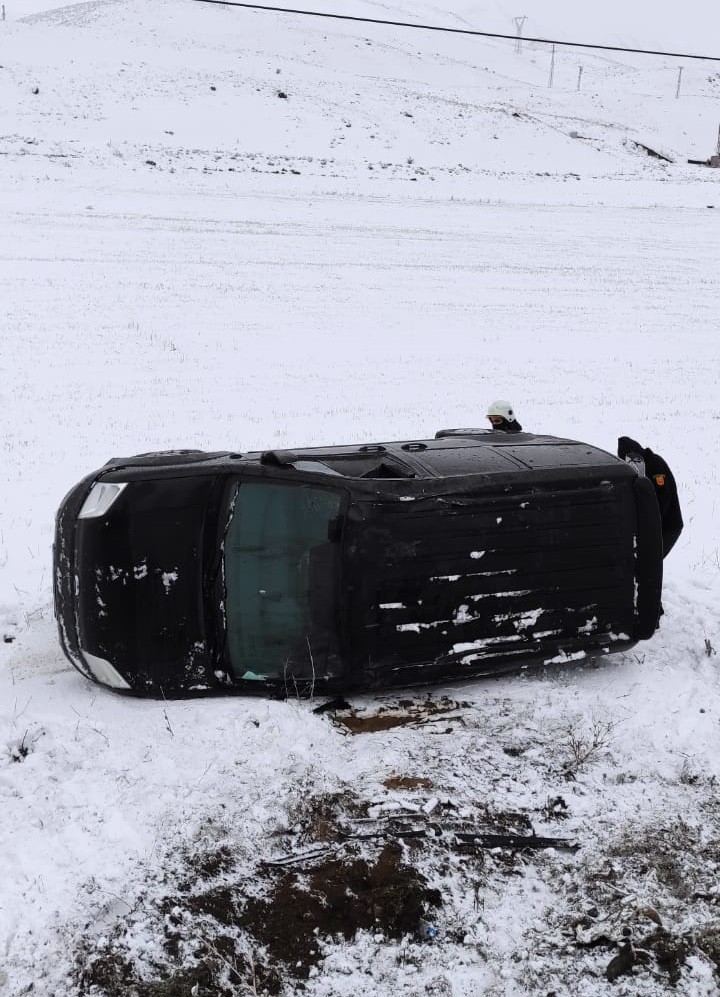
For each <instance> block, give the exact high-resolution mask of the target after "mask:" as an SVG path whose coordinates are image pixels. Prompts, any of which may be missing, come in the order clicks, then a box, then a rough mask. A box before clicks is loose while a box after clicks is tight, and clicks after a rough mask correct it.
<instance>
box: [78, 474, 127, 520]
mask: <svg viewBox="0 0 720 997" xmlns="http://www.w3.org/2000/svg"><path fill="white" fill-rule="evenodd" d="M124 488H127V482H123V483H122V484H116V483H115V482H112V483H110V482H103V481H96V482H95V484H94V485H93V486H92V488H91V489H90V493H89V494H88V497H87V498H86V499H85V501H84V502H83V505H82V509H81V510H80V512H79V513H78V519H97V518H98V517H99V516H104V515H105V514H106V512H107V511H108V509H109V508H110V506H111V505H112V504H113V502H114V501H115V499H116V498H117V497H118V496H119V495H120V493H121V492H122V491H123V489H124Z"/></svg>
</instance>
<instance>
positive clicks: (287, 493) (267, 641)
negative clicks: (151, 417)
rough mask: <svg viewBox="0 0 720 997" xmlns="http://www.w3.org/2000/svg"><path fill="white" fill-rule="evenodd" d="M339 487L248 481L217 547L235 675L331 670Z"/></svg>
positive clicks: (309, 674) (335, 662)
mask: <svg viewBox="0 0 720 997" xmlns="http://www.w3.org/2000/svg"><path fill="white" fill-rule="evenodd" d="M343 496H344V492H341V491H339V490H337V489H330V488H316V487H313V486H309V485H302V484H297V485H295V484H291V483H288V484H284V483H273V482H248V483H241V484H239V485H238V487H237V489H236V491H235V494H234V497H233V498H232V500H231V511H230V519H229V523H228V529H227V533H226V537H225V545H224V550H223V568H224V582H225V620H226V628H227V648H228V654H229V658H230V665H231V668H232V671H233V674H234V675H235V677H236V678H238V679H245V680H248V679H249V680H253V679H254V680H264V679H283V678H284V679H285V680H288V679H297V678H299V677H300V678H303V679H308V680H310V679H314V678H316V677H317V678H320V677H327V676H329V675H331V674H334V673H336V672H337V670H338V668H339V658H338V655H337V641H336V633H337V629H338V627H337V610H338V590H339V578H340V546H341V545H340V543H339V542H338V541H337V540H336V539H331V537H332V538H335V537H336V536H338V535H339V530H338V523H339V515H340V509H341V505H342V501H343Z"/></svg>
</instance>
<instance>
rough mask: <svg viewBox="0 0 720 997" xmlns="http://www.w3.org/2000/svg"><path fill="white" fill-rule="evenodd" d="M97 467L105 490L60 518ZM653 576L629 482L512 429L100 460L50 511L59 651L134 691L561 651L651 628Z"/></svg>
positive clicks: (571, 655)
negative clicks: (109, 495)
mask: <svg viewBox="0 0 720 997" xmlns="http://www.w3.org/2000/svg"><path fill="white" fill-rule="evenodd" d="M99 482H101V483H108V484H111V483H113V482H121V483H122V484H123V486H124V490H123V491H122V493H121V494H120V495H119V497H118V498H117V500H116V501H115V503H114V505H113V506H112V507H111V508H110V509H109V510H108V512H107V513H106V514H103V515H102V516H98V517H95V518H90V519H83V518H82V517H80V518H78V517H79V512H80V509H81V507H82V503H83V502H84V501H85V499H86V498H87V496H88V494H89V493H90V491H91V489H92V488H93V486H95V485H97V483H99ZM661 582H662V543H661V537H660V523H659V514H658V511H657V503H656V501H655V498H654V495H653V493H652V488H651V486H650V484H649V482H648V481H647V480H646V479H645V478H643V477H642V476H639V475H638V474H637V472H636V470H635V469H634V468H632V467H631V466H629V465H627V464H625V463H623V462H622V461H620V460H618V459H617V458H616V457H614V456H612V455H610V454H608V453H605V452H604V451H602V450H599V449H597V448H594V447H590V446H587V445H586V444H582V443H577V442H575V441H570V440H560V439H556V438H553V437H544V436H535V435H533V434H527V433H521V434H514V435H513V436H511V437H507V436H504V434H500V433H485V432H482V431H474V430H460V431H443V432H441V433H440V434H438V438H436V439H433V440H416V441H407V442H399V443H386V444H370V445H366V446H364V447H358V446H348V447H327V448H306V449H302V450H295V451H270V452H265V453H251V454H245V455H239V454H231V453H222V454H201V453H183V454H167V455H161V454H156V455H143V456H141V457H140V458H129V459H127V460H121V461H112V462H110V463H109V464H108V465H106V466H105V468H103V469H101V470H100V471H98V472H97V473H96V474H95V475H92V476H89V477H88V478H86V479H85V480H84V481H83V482H81V483H80V485H79V486H77V488H76V489H74V490H73V491H72V492H71V493H70V495H69V496H68V497H67V498H66V499H65V501H64V503H63V505H62V506H61V508H60V511H59V513H58V519H57V528H56V543H55V604H56V616H57V619H58V626H59V632H60V639H61V643H62V645H63V647H64V649H65V652H66V654H67V656H68V657H69V658H70V660H71V661H72V662H73V664H75V666H76V667H78V668H79V669H80V670H81V671H82V672H83V673H84V674H86V675H87V676H88V677H89V678H92V679H94V680H95V681H98V682H100V683H101V684H105V685H111V686H113V687H114V688H120V689H122V688H125V689H126V691H130V692H135V693H138V694H145V695H167V696H172V695H192V694H203V693H213V692H232V691H235V692H262V693H265V694H277V695H288V694H292V695H295V694H307V693H310V692H315V693H334V692H347V691H351V690H353V689H360V688H373V687H382V686H389V685H399V684H402V685H406V684H413V683H425V682H435V681H441V680H444V679H448V678H453V679H455V678H464V677H472V676H475V675H486V674H494V673H498V672H501V671H507V670H511V669H516V668H520V667H523V666H525V665H527V664H543V663H544V664H548V665H552V664H555V663H560V662H563V661H572V660H580V659H581V658H583V657H585V656H588V655H590V656H595V655H599V654H605V653H610V652H612V651H618V650H623V649H626V648H628V647H631V646H632V645H633V644H634V643H635V642H637V641H638V640H641V639H646V638H648V637H650V636H651V635H652V633H653V632H654V630H655V627H656V624H657V619H658V615H659V609H660V592H661ZM98 662H100V664H98ZM103 663H104V664H103ZM108 676H110V681H109V680H108ZM116 676H117V677H116Z"/></svg>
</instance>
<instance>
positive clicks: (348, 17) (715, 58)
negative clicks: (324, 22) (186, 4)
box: [196, 0, 720, 62]
mask: <svg viewBox="0 0 720 997" xmlns="http://www.w3.org/2000/svg"><path fill="white" fill-rule="evenodd" d="M196 2H197V3H214V4H219V5H220V6H222V7H245V8H247V9H248V10H269V11H274V12H275V13H276V14H302V15H304V16H305V17H326V18H331V19H332V20H335V21H356V22H359V23H360V24H387V25H389V26H390V27H392V28H420V29H421V30H422V31H442V32H445V33H447V34H452V35H472V36H474V37H476V38H505V39H508V40H509V41H514V42H517V35H501V34H498V32H496V31H474V30H472V29H470V28H444V27H442V26H441V25H439V24H413V23H412V22H411V21H385V20H382V19H381V18H379V17H355V16H353V15H352V14H326V13H325V12H324V11H321V10H297V9H296V8H294V7H268V6H266V5H264V4H260V3H242V2H240V0H196ZM522 40H523V41H524V42H537V43H538V44H540V45H563V46H565V47H566V48H589V49H597V50H598V51H602V52H632V53H634V54H636V55H663V56H667V57H668V58H670V59H699V60H702V61H703V62H720V55H693V54H692V53H689V52H662V51H659V50H657V49H649V48H625V47H624V46H622V45H594V44H592V43H590V42H564V41H560V40H559V39H557V38H525V37H524V36H523V39H522Z"/></svg>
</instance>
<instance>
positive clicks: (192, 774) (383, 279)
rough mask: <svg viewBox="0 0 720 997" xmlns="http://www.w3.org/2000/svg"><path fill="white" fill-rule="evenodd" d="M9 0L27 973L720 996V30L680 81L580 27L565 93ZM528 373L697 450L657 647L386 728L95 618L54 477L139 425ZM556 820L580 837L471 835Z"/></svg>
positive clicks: (75, 984)
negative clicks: (572, 846)
mask: <svg viewBox="0 0 720 997" xmlns="http://www.w3.org/2000/svg"><path fill="white" fill-rule="evenodd" d="M307 6H308V9H309V8H310V7H311V6H313V5H311V4H308V5H307ZM538 6H539V7H540V8H544V10H543V11H542V16H541V12H540V11H539V12H538V13H534V14H533V16H532V17H531V18H529V20H528V23H527V25H526V29H525V31H526V34H527V35H538V36H541V35H557V34H559V33H561V34H562V35H563V36H564V37H579V36H582V38H583V39H587V40H596V41H598V42H601V43H610V44H615V43H617V42H619V41H630V42H633V43H642V44H644V45H649V46H650V47H655V46H658V47H660V46H661V47H668V48H672V49H673V50H674V49H676V48H677V47H679V46H685V47H693V48H694V49H696V50H698V51H701V52H703V51H706V50H707V49H708V47H710V48H712V46H711V45H710V42H709V41H708V39H711V38H712V37H718V35H717V32H716V33H715V35H714V36H713V33H712V32H713V28H718V27H720V24H718V21H720V15H718V14H717V11H716V10H715V7H714V5H710V4H709V3H707V4H703V3H699V2H698V3H697V4H696V5H692V4H691V5H689V7H688V8H687V10H686V11H685V16H684V18H683V23H682V25H676V24H674V23H673V22H672V20H671V16H670V13H668V14H667V15H663V13H662V10H658V7H657V5H655V6H654V7H653V11H654V14H653V17H652V18H651V17H649V10H648V9H645V10H644V16H643V14H642V13H641V12H640V6H642V5H638V10H637V11H634V12H633V13H630V12H627V11H625V10H624V9H623V8H622V7H620V5H618V6H617V7H613V6H608V5H604V8H603V13H602V15H601V13H599V12H598V13H596V14H594V15H593V16H592V17H591V16H590V15H587V16H586V15H585V13H584V12H583V15H582V18H581V17H580V15H579V14H578V13H577V11H575V12H574V13H571V12H568V11H567V10H565V5H563V4H561V3H560V2H559V0H558V2H550V0H548V2H546V3H541V4H538ZM323 9H327V10H335V9H336V8H335V7H333V6H331V5H330V4H329V3H325V6H324V8H323ZM337 9H340V8H337ZM342 9H344V10H347V11H351V12H354V13H357V14H359V15H360V16H370V17H382V16H386V17H389V18H391V19H396V20H416V21H421V22H426V23H438V24H448V25H451V26H458V25H471V26H474V27H477V28H479V29H489V30H498V31H509V32H510V33H512V31H513V30H514V25H513V23H512V17H513V16H514V15H515V14H516V13H517V11H516V10H515V8H512V9H511V8H510V7H509V6H508V5H507V4H506V3H505V0H497V2H495V3H492V4H487V5H485V7H484V8H483V7H477V9H476V8H474V7H473V8H472V9H471V7H470V5H469V4H463V5H462V6H457V7H454V8H453V10H452V11H450V10H446V9H444V8H442V7H438V6H435V5H433V4H430V3H425V2H423V3H420V4H416V5H414V6H413V8H412V10H408V9H406V8H404V7H402V6H400V5H399V4H397V3H396V4H376V3H370V2H361V0H348V2H347V4H346V5H344V6H343V8H342ZM667 9H668V11H669V12H671V8H670V6H669V5H668V8H667ZM6 17H7V19H6V20H5V21H2V22H0V300H2V327H1V332H2V338H1V339H0V374H1V375H2V376H1V380H0V384H1V387H0V399H1V400H2V433H1V434H0V447H1V448H2V457H3V487H2V502H1V503H0V634H2V635H4V637H5V642H4V643H2V644H0V995H2V997H18V995H20V994H25V993H31V992H32V993H34V994H39V995H42V997H45V995H47V997H50V995H57V997H70V995H76V994H78V995H79V994H96V995H101V994H103V995H116V994H125V993H127V994H133V993H135V994H138V995H140V997H160V995H162V994H165V995H168V994H173V995H178V997H181V995H182V997H184V995H186V994H188V995H189V994H191V993H192V994H197V995H201V997H203V995H206V997H209V995H215V994H226V993H227V994H230V993H233V994H252V993H261V992H263V989H267V990H268V991H269V992H279V991H280V990H281V989H282V987H283V986H284V987H285V988H286V992H287V993H299V992H301V991H302V992H305V993H308V994H312V995H315V997H344V995H351V994H352V995H353V997H359V995H368V997H370V995H375V994H389V995H390V994H392V995H395V994H398V995H408V997H410V995H412V997H415V995H418V997H419V995H425V994H427V995H452V997H470V995H477V994H487V995H489V997H514V995H525V994H527V995H535V994H542V995H546V994H547V995H549V994H551V993H552V994H557V995H563V997H565V995H568V997H569V995H573V997H575V995H580V997H591V995H592V997H595V995H606V994H628V995H629V994H638V995H656V994H665V993H667V994H670V993H673V994H683V995H688V997H710V995H713V994H718V993H719V992H720V983H719V981H720V885H719V884H718V872H719V870H720V805H719V804H718V800H717V787H718V779H719V778H720V751H719V750H718V749H719V747H720V688H719V678H720V675H719V672H720V666H719V665H718V662H719V661H720V659H719V658H718V655H717V654H716V653H715V651H716V648H717V649H719V650H720V610H718V606H719V605H720V536H719V530H718V526H717V521H718V498H717V494H718V487H719V486H720V485H719V478H718V473H717V470H716V460H717V454H718V452H719V451H720V416H719V415H718V411H719V408H720V406H719V402H720V398H719V394H720V392H719V390H718V386H717V385H718V382H719V380H720V370H719V367H720V364H719V359H720V356H719V354H720V347H719V346H718V339H717V325H718V300H720V298H719V292H720V276H719V275H720V266H719V262H720V171H713V170H709V169H705V168H703V167H695V166H690V165H688V164H687V160H688V159H706V158H707V157H709V156H710V155H711V154H712V153H713V152H714V151H715V142H716V138H717V127H718V123H720V118H719V117H718V107H719V106H720V102H719V98H720V64H718V63H697V64H692V65H691V64H689V63H686V64H685V68H684V74H683V84H682V86H683V89H682V93H681V96H680V98H679V99H677V100H676V99H675V92H676V82H677V70H678V60H672V59H669V60H664V59H648V58H645V57H639V56H627V57H622V56H620V55H617V54H616V55H613V56H611V57H609V56H607V55H604V56H603V55H593V54H591V53H589V52H583V53H582V54H580V53H579V52H573V53H568V52H567V51H563V50H560V51H559V52H558V54H557V63H556V70H555V79H554V83H555V85H554V87H553V88H549V87H548V86H547V83H548V72H549V53H548V52H547V50H545V49H543V48H542V47H539V46H531V45H526V46H525V48H524V51H523V54H522V55H521V56H517V55H515V54H514V52H513V43H512V42H492V41H487V40H482V39H471V38H464V37H459V36H457V37H450V36H441V35H437V34H432V35H429V34H427V33H424V32H421V31H410V32H402V31H401V30H400V29H391V28H381V27H379V26H375V27H370V26H362V25H354V24H352V23H350V22H347V23H338V22H329V21H322V20H318V19H312V18H299V17H292V16H289V15H288V16H281V15H274V14H261V13H258V12H252V11H246V10H240V9H230V8H222V7H216V6H210V5H203V4H199V3H194V2H192V0H156V2H154V3H153V4H147V3H143V2H141V0H97V2H90V3H81V4H75V5H72V6H63V7H60V6H59V5H58V4H51V3H50V2H49V0H44V2H43V0H8V2H7V3H6ZM644 22H647V23H646V24H645V23H644ZM719 54H720V53H719ZM579 65H582V66H583V76H582V80H583V83H582V89H581V90H580V91H578V90H577V76H578V67H579ZM34 91H37V92H34ZM281 94H284V95H285V96H281ZM643 146H648V147H650V148H652V149H655V150H656V151H659V152H661V153H662V154H663V155H665V156H667V157H668V158H670V159H672V160H673V162H672V163H667V162H665V161H663V160H660V159H658V158H654V157H650V156H648V155H647V154H646V152H645V151H644V149H643ZM497 396H501V397H503V396H505V397H509V398H511V399H512V400H513V402H514V403H515V405H516V407H517V410H518V413H519V416H520V419H521V421H522V423H523V424H524V425H525V426H526V428H528V429H531V430H538V431H543V432H549V433H554V434H558V435H562V436H570V437H573V438H577V439H582V440H587V441H588V442H590V443H594V444H597V445H599V446H602V447H604V448H606V449H608V450H614V448H615V444H616V440H617V437H618V436H619V435H622V434H629V435H632V436H634V437H636V438H637V439H639V440H640V441H641V442H642V443H643V444H645V445H646V446H651V447H652V448H653V449H656V450H657V451H658V452H660V453H661V454H663V456H665V457H666V458H667V459H668V461H669V462H670V464H671V466H672V467H673V470H674V471H675V473H676V476H677V478H678V483H679V488H680V497H681V501H682V504H683V511H684V515H685V522H686V529H685V532H684V534H683V535H682V537H681V539H680V541H679V543H678V546H677V548H676V549H675V550H674V551H673V552H672V554H671V556H670V557H669V558H668V561H667V562H666V566H665V567H666V581H665V594H664V606H665V616H664V617H663V620H662V626H661V629H660V631H659V632H658V634H657V635H656V636H655V638H654V639H653V640H652V641H651V642H648V643H644V644H640V645H638V646H637V647H636V648H635V649H634V650H633V651H632V652H631V653H629V654H627V655H625V656H622V655H620V656H616V657H611V658H608V659H605V660H603V661H602V662H600V663H599V664H597V665H595V666H589V665H588V666H575V667H566V668H563V669H558V670H557V671H552V672H551V671H547V672H544V673H536V674H529V675H524V676H521V677H513V678H504V679H498V680H494V681H490V682H473V683H468V684H464V685H461V686H453V687H448V686H446V687H443V688H436V689H433V690H430V691H428V690H413V691H409V692H407V693H402V694H399V695H383V696H376V697H372V696H366V697H357V698H354V699H353V702H352V706H353V716H354V717H355V719H356V721H357V723H358V725H359V726H360V727H364V728H365V729H363V730H361V732H360V733H350V732H349V731H348V727H347V724H346V722H345V721H343V714H342V713H338V714H336V715H329V714H326V713H314V712H313V708H314V707H316V706H317V705H318V703H317V702H315V703H305V702H287V703H271V702H265V701H261V700H244V699H239V698H238V699H231V700H222V699H217V700H208V701H197V702H168V703H163V702H143V701H129V700H126V699H122V698H120V697H118V696H115V695H112V694H111V693H109V692H106V691H104V690H100V689H98V688H95V687H92V686H90V685H89V683H87V682H86V681H85V680H84V679H82V677H81V676H80V675H78V674H77V673H75V672H74V671H73V670H72V668H71V667H70V666H69V664H68V663H67V662H66V661H65V659H64V658H63V657H62V655H61V653H60V650H59V647H58V645H57V640H56V634H55V626H54V622H53V618H52V605H51V588H50V583H51V579H50V570H51V568H50V560H51V555H50V545H51V543H52V529H53V516H54V512H55V509H56V508H57V505H58V504H59V502H60V500H61V499H62V496H63V494H64V493H65V491H67V489H68V488H69V487H70V486H71V485H72V484H73V483H74V482H75V481H77V480H78V479H79V478H80V477H81V476H82V475H83V474H84V473H86V472H87V471H89V470H91V469H92V468H94V467H97V466H99V465H100V464H102V463H103V462H104V461H105V460H106V459H108V458H109V457H111V456H119V455H123V454H130V453H137V452H140V451H147V450H152V449H162V448H174V447H201V448H204V449H209V450H222V449H228V448H232V449H238V450H244V449H253V448H260V447H265V446H268V447H269V446H273V445H278V444H279V445H283V446H291V445H293V444H312V443H318V444H319V443H333V442H338V443H339V442H354V441H358V442H367V441H375V440H382V439H399V438H418V437H422V436H425V435H433V434H434V432H435V431H436V430H437V429H439V428H441V427H444V426H453V425H456V426H459V425H471V424H474V423H478V424H482V422H483V413H484V410H485V407H486V405H487V403H488V402H489V401H491V400H492V399H493V398H495V397H497ZM346 719H347V718H346ZM344 723H345V725H344ZM368 728H369V729H368ZM375 728H378V729H375ZM398 814H399V815H400V816H398ZM393 815H394V819H391V818H393ZM530 828H534V830H535V831H536V832H537V834H540V835H549V836H557V837H560V838H563V839H567V840H568V841H570V842H574V843H576V844H578V845H579V848H578V849H577V850H576V851H571V850H565V849H562V848H558V849H554V850H552V849H551V850H542V851H537V852H532V853H529V852H515V853H513V852H512V851H509V850H507V849H498V850H482V849H474V848H464V849H463V848H457V847H455V846H454V845H453V844H452V842H451V839H452V833H451V832H453V831H457V830H460V831H465V832H467V831H473V830H481V831H488V832H498V833H505V832H510V831H516V832H522V833H527V832H528V831H529V830H530ZM368 829H369V830H368ZM408 830H415V831H417V830H421V831H424V832H425V836H424V837H419V838H405V837H403V835H404V834H405V833H406V832H407V831H408ZM361 833H373V834H375V833H377V834H378V835H380V837H377V838H374V839H369V840H365V839H361V838H358V837H357V836H356V835H358V834H361ZM348 835H349V837H348ZM353 835H355V837H353ZM402 842H404V843H402ZM399 843H402V844H401V845H400V844H399ZM295 853H302V854H305V853H312V854H313V855H315V856H316V857H315V858H311V859H306V860H304V861H303V862H298V863H291V864H289V865H287V866H272V865H264V864H263V863H267V862H272V861H274V860H277V859H279V858H281V857H283V856H287V855H291V854H295ZM353 876H355V877H356V879H353V878H352V877H353ZM344 877H347V882H348V883H353V882H355V881H356V880H357V881H360V880H362V881H364V882H365V884H366V887H367V883H368V882H369V883H370V884H371V885H370V887H367V889H368V891H369V892H368V897H369V899H368V898H366V902H365V907H364V908H363V909H362V910H360V909H359V908H358V905H357V904H355V903H354V902H351V899H348V898H347V897H343V896H340V898H338V897H334V898H333V897H332V896H331V895H330V892H329V891H330V884H331V883H332V882H333V881H334V880H337V881H340V882H344V881H345V880H344ZM358 877H359V879H358ZM303 886H306V887H307V886H309V888H310V892H309V893H304V892H303V890H302V887H303ZM323 891H324V892H323ZM434 891H438V892H437V893H435V892H434ZM308 896H311V897H313V898H314V899H313V901H312V903H311V902H310V901H309V900H308V906H307V908H306V909H302V901H303V897H308ZM318 898H320V899H319V900H318ZM399 898H404V902H405V905H406V906H405V907H403V905H402V903H401V902H400V899H399ZM408 898H410V900H412V902H413V903H415V904H416V905H417V904H420V905H421V906H422V904H425V906H426V908H427V910H426V913H425V920H426V921H427V922H429V923H431V925H432V930H431V931H430V932H429V933H428V931H427V926H422V925H420V923H419V922H418V923H417V924H415V925H414V927H413V930H410V931H406V930H404V929H405V927H406V925H405V923H404V922H403V919H402V918H400V917H399V916H395V915H396V914H397V910H398V909H399V908H401V909H402V910H406V908H407V904H408V903H409V902H410V901H409V900H408ZM323 900H324V901H325V903H324V906H323V902H322V901H323ZM270 901H272V903H271V902H270ZM313 904H315V906H313ZM333 905H335V906H333ZM398 905H399V908H398ZM359 906H360V907H362V904H360V905H359ZM336 907H337V908H338V909H339V913H338V912H337V911H336ZM410 907H411V908H412V903H410ZM413 909H414V908H413ZM303 910H304V913H305V914H307V915H308V916H306V917H304V916H303ZM277 911H281V912H282V911H285V912H286V914H287V920H286V922H283V923H282V924H280V923H279V921H278V915H277ZM328 911H330V912H331V913H330V914H329V913H328ZM273 912H275V913H273ZM333 912H335V913H336V914H337V917H336V920H333V917H334V916H335V914H333ZM293 917H295V918H296V920H292V918H293ZM353 919H354V921H353ZM416 921H417V919H416ZM355 927H359V928H360V929H361V930H360V931H359V932H358V933H357V935H356V936H355V937H354V938H353V934H354V928H355ZM316 928H317V929H319V930H318V932H317V933H315V929H316ZM624 932H625V933H624ZM343 936H345V937H343ZM291 940H292V943H291ZM630 945H632V947H633V949H632V951H631V950H630ZM283 946H284V948H283ZM623 946H624V948H623ZM618 958H619V962H617V961H616V962H615V963H613V965H614V966H615V970H617V971H618V972H619V971H620V970H625V971H624V972H622V974H621V975H619V976H618V978H617V979H616V980H615V981H614V982H611V981H610V980H609V979H608V975H607V970H608V966H609V965H610V964H611V961H612V960H614V959H618ZM283 961H284V962H288V963H289V965H287V966H282V965H281V962H283ZM615 970H611V971H610V976H613V975H614V973H615ZM193 988H194V989H193Z"/></svg>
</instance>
